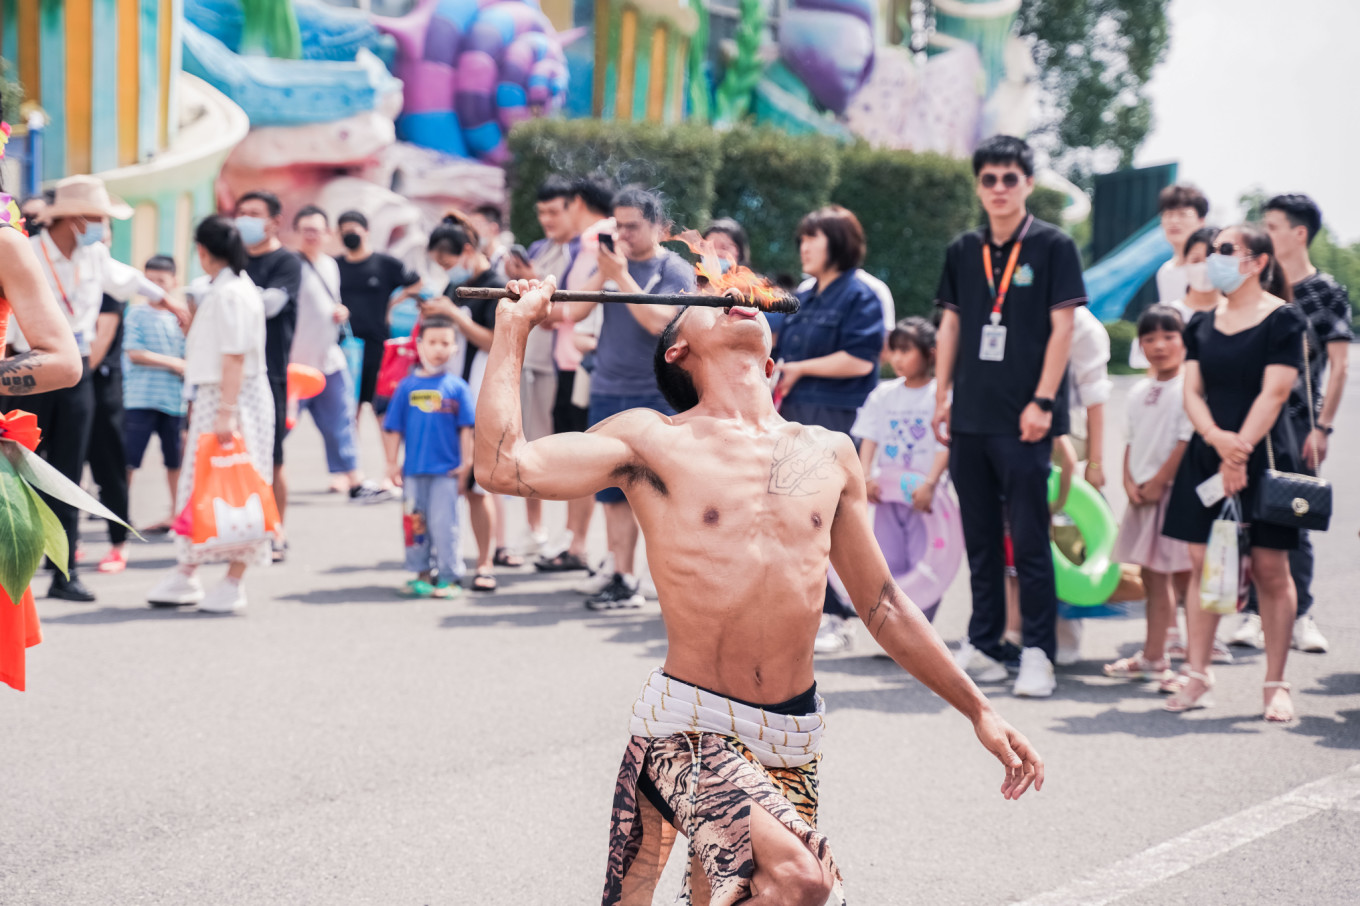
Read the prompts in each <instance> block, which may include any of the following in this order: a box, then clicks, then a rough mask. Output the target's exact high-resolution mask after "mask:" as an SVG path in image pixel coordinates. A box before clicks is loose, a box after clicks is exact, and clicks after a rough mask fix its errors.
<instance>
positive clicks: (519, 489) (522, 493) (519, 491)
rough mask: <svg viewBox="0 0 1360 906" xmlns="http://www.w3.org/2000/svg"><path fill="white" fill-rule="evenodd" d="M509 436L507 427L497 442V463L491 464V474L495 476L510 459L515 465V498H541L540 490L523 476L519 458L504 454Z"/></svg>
mask: <svg viewBox="0 0 1360 906" xmlns="http://www.w3.org/2000/svg"><path fill="white" fill-rule="evenodd" d="M509 436H510V428H509V427H507V428H506V429H505V430H504V431H502V432H501V436H500V440H498V441H496V461H495V462H494V463H492V464H491V474H492V475H495V474H496V472H497V470H499V469H500V465H501V462H502V461H503V460H504V459H509V460H510V461H511V462H513V463H514V465H515V496H516V497H537V496H539V494H538V489H537V488H535V487H534V486H533V485H531V484H529V483H528V482H527V481H525V480H524V478H523V476H522V474H521V469H520V462H519V457H518V456H511V455H510V454H509V453H505V452H504V449H505V441H506V438H508V437H509Z"/></svg>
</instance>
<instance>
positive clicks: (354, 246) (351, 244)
mask: <svg viewBox="0 0 1360 906" xmlns="http://www.w3.org/2000/svg"><path fill="white" fill-rule="evenodd" d="M340 241H341V242H343V243H344V244H345V248H347V249H349V250H350V251H351V252H357V251H359V246H361V245H363V244H364V240H363V239H361V238H360V237H359V234H358V233H346V234H345V235H344V236H342V237H340Z"/></svg>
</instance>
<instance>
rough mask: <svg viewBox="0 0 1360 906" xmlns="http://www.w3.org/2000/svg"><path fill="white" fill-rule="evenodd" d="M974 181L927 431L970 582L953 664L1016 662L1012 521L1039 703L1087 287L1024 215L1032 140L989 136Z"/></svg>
mask: <svg viewBox="0 0 1360 906" xmlns="http://www.w3.org/2000/svg"><path fill="white" fill-rule="evenodd" d="M973 174H974V175H975V176H976V177H977V194H978V198H979V199H980V200H981V201H982V206H983V209H984V210H985V211H986V214H987V224H986V225H985V226H983V227H982V228H981V229H979V230H974V231H972V232H969V233H964V234H963V235H961V236H959V237H958V238H957V239H955V240H954V242H953V243H951V244H950V246H949V249H948V251H947V252H946V253H945V265H944V273H943V274H942V275H941V277H940V288H939V292H938V294H937V296H936V300H935V304H936V305H938V306H939V307H941V308H942V309H943V310H944V311H943V314H942V316H941V321H940V329H939V334H938V336H937V339H936V342H937V352H936V364H935V374H936V380H937V383H938V390H937V398H936V408H935V419H934V427H935V433H936V435H937V436H938V437H939V439H940V441H941V443H946V444H949V446H950V456H949V469H950V473H951V476H952V478H953V481H954V487H955V489H956V490H957V491H958V495H959V510H960V516H961V518H962V520H963V536H964V541H965V543H966V545H967V549H968V565H969V569H970V570H971V572H972V586H973V617H972V619H971V620H970V621H969V624H968V638H967V639H966V640H965V641H964V642H963V643H962V645H961V646H960V648H959V652H958V661H959V665H960V666H961V667H963V668H964V669H965V670H967V671H968V672H969V673H970V674H972V675H973V676H974V677H976V678H977V679H979V680H981V681H984V682H999V681H1001V680H1004V679H1006V677H1007V670H1006V666H1005V662H1006V661H1007V660H1010V659H1011V658H1012V657H1013V656H1014V649H1013V646H1007V645H1006V644H1005V643H1004V642H1003V641H1002V635H1003V633H1004V631H1005V627H1006V593H1005V579H1004V570H1005V561H1004V557H1005V554H1004V549H1005V547H1004V535H1005V530H1006V527H1007V525H1009V529H1010V536H1011V541H1012V544H1013V547H1014V552H1015V566H1016V570H1017V572H1018V574H1019V579H1020V611H1021V614H1022V616H1023V629H1022V635H1023V641H1024V648H1023V650H1022V651H1021V652H1020V672H1019V674H1018V675H1017V677H1016V680H1015V686H1014V690H1013V691H1014V692H1015V694H1016V695H1025V696H1035V697H1043V696H1047V695H1051V694H1052V693H1053V687H1054V680H1053V658H1054V653H1055V648H1056V646H1057V639H1056V634H1055V630H1056V623H1057V615H1058V600H1057V596H1056V593H1055V591H1054V586H1053V560H1052V554H1051V553H1050V552H1049V540H1048V539H1049V511H1048V473H1049V469H1050V457H1051V453H1052V450H1053V438H1054V437H1056V436H1060V435H1062V434H1064V433H1066V431H1067V387H1066V385H1065V383H1064V378H1065V376H1066V373H1067V361H1068V355H1069V352H1070V347H1071V342H1072V319H1073V308H1074V307H1076V306H1078V305H1083V304H1085V302H1086V290H1085V287H1084V285H1083V283H1082V278H1081V257H1080V255H1078V253H1077V247H1076V245H1075V244H1074V243H1073V242H1072V240H1071V239H1070V238H1069V237H1068V236H1067V235H1066V234H1064V233H1063V232H1062V231H1061V230H1059V229H1058V228H1057V227H1055V226H1052V225H1051V224H1047V223H1044V222H1043V221H1041V220H1035V219H1034V216H1033V215H1031V214H1029V213H1028V211H1026V209H1025V200H1026V199H1027V198H1028V197H1029V194H1030V192H1031V191H1033V188H1034V153H1033V152H1032V151H1031V150H1030V147H1029V145H1027V144H1026V143H1025V142H1024V141H1022V140H1021V139H1018V138H1013V137H1011V136H1005V135H999V136H995V137H993V138H990V139H987V140H986V141H984V142H983V143H982V144H981V145H979V146H978V149H977V151H976V152H975V153H974V154H973ZM951 389H952V391H953V399H952V403H951V399H950V391H951ZM1008 647H1009V648H1010V649H1011V650H1009V651H1008V650H1007V649H1008Z"/></svg>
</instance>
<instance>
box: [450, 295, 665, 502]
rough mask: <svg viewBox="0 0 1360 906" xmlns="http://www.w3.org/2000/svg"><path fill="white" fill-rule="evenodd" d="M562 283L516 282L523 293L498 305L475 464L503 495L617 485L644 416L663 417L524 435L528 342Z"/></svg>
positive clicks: (558, 494) (544, 495) (573, 493)
mask: <svg viewBox="0 0 1360 906" xmlns="http://www.w3.org/2000/svg"><path fill="white" fill-rule="evenodd" d="M556 288H557V287H556V285H555V284H554V282H553V280H552V278H549V279H548V280H544V281H539V280H515V281H512V282H511V283H510V284H509V289H510V290H511V292H512V293H514V294H515V295H517V296H519V298H518V299H509V298H507V299H502V300H501V301H500V304H499V305H498V306H497V307H496V332H495V335H494V337H493V339H492V343H491V352H490V354H489V356H488V358H487V364H486V377H485V378H484V379H483V382H482V392H481V397H480V398H479V399H478V401H477V425H476V429H475V433H476V450H475V456H474V466H473V468H474V471H475V473H476V475H477V482H478V484H480V485H481V486H482V487H484V488H486V489H487V490H488V491H491V492H493V493H496V494H514V495H516V496H518V497H536V498H540V499H543V500H572V499H576V498H579V497H585V496H588V495H590V494H594V493H595V492H596V491H599V490H601V489H602V488H607V487H611V486H613V485H615V484H617V483H618V480H619V478H618V475H616V474H615V473H616V472H619V471H620V470H624V469H626V468H627V466H628V464H629V463H630V462H632V461H633V460H634V459H636V455H635V453H634V450H633V447H632V445H631V443H630V442H629V438H630V437H631V436H633V435H635V433H636V432H637V431H638V430H641V429H643V428H645V424H644V423H645V422H648V421H655V420H656V419H658V418H661V416H660V415H658V414H657V413H650V414H648V413H647V412H646V411H644V410H639V409H634V410H629V411H627V412H621V413H619V414H618V415H616V416H614V417H613V418H611V419H607V420H606V421H603V422H601V423H600V424H598V425H596V426H595V427H593V428H591V429H590V431H588V432H585V433H581V432H568V433H565V434H554V435H552V436H550V437H544V438H541V439H539V440H536V441H533V442H529V441H526V440H525V439H524V426H523V424H522V423H521V415H520V412H521V409H520V396H519V388H520V371H521V369H522V367H523V365H524V344H525V342H526V340H527V339H528V336H529V331H531V330H532V329H533V328H534V327H535V326H536V325H537V324H539V323H540V322H542V321H543V320H544V319H546V318H547V317H548V315H549V314H550V313H551V311H552V294H553V291H554V290H555V289H556Z"/></svg>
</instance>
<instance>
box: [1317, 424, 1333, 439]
mask: <svg viewBox="0 0 1360 906" xmlns="http://www.w3.org/2000/svg"><path fill="white" fill-rule="evenodd" d="M1317 429H1318V430H1319V431H1321V432H1322V433H1323V434H1325V435H1327V436H1328V437H1331V436H1332V432H1333V431H1335V430H1336V428H1333V427H1332V426H1331V425H1324V424H1323V423H1322V422H1318V423H1317Z"/></svg>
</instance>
